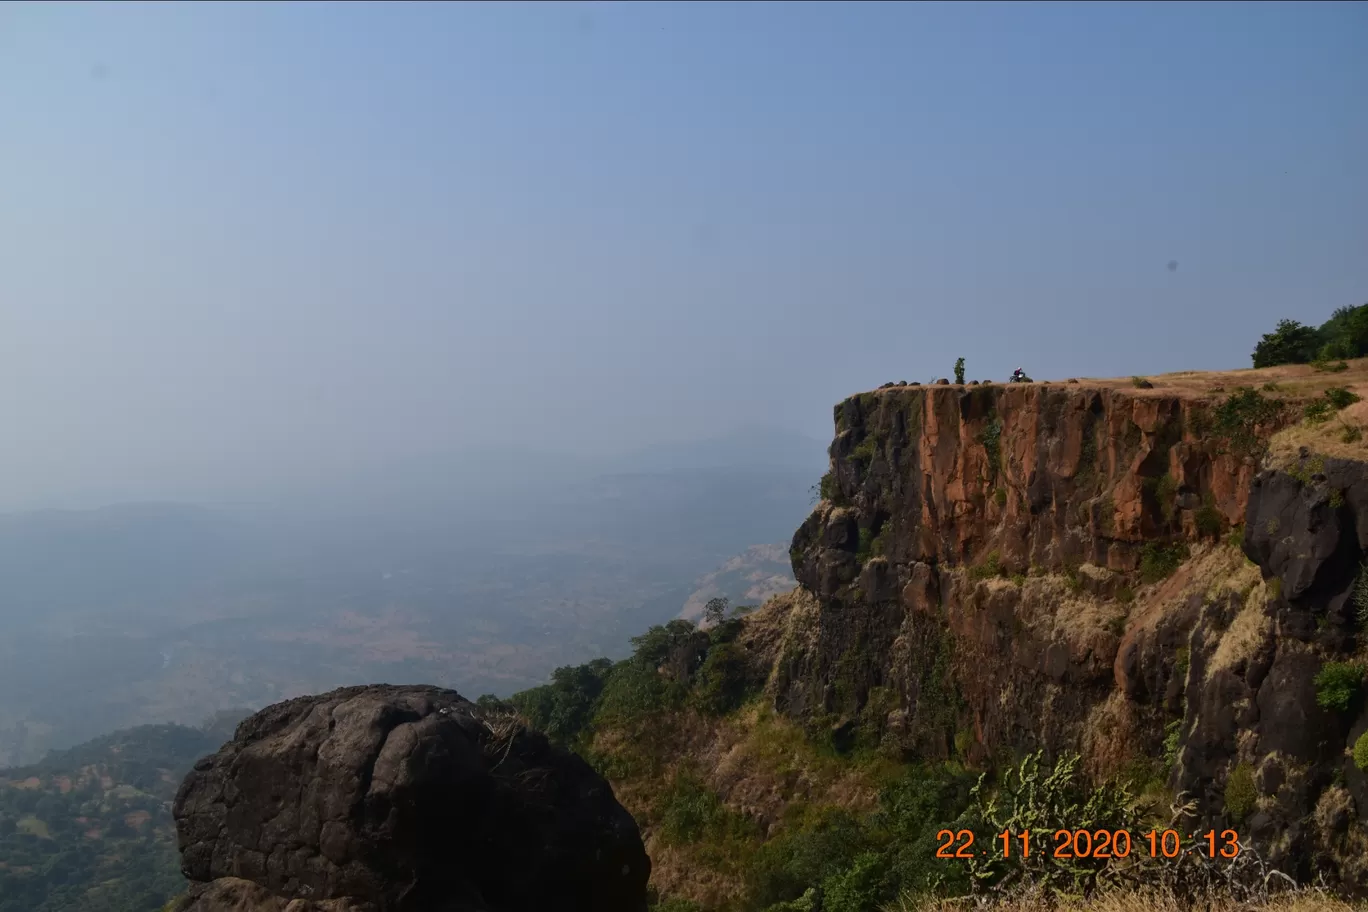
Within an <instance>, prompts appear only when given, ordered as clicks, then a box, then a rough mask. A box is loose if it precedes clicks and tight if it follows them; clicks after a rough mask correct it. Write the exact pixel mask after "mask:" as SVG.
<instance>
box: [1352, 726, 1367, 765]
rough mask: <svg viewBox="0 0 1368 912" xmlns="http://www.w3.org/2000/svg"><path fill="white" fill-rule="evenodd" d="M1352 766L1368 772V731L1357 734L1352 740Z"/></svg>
mask: <svg viewBox="0 0 1368 912" xmlns="http://www.w3.org/2000/svg"><path fill="white" fill-rule="evenodd" d="M1354 766H1356V767H1358V768H1359V771H1360V772H1364V773H1368V731H1366V732H1364V733H1363V734H1361V735H1359V736H1358V740H1357V741H1355V742H1354Z"/></svg>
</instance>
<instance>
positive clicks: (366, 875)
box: [174, 685, 650, 912]
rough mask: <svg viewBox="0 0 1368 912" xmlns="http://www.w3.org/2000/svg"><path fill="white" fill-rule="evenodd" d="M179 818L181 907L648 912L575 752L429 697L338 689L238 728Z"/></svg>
mask: <svg viewBox="0 0 1368 912" xmlns="http://www.w3.org/2000/svg"><path fill="white" fill-rule="evenodd" d="M174 813H175V818H176V825H177V830H178V835H179V841H180V850H181V858H182V867H183V870H184V872H185V875H186V877H188V878H189V879H190V880H191V882H192V884H193V888H192V890H191V891H190V894H189V895H188V896H187V897H186V898H185V899H184V900H183V901H182V902H181V904H180V906H179V908H180V909H182V910H196V912H226V910H237V909H244V908H250V909H262V910H271V909H278V910H285V909H288V910H289V912H309V910H315V912H403V910H424V912H432V910H450V912H513V910H517V912H522V910H528V909H551V908H556V909H572V910H574V909H578V910H584V912H589V910H593V912H612V910H622V912H638V910H644V909H645V902H646V900H645V896H646V882H647V879H648V877H649V874H650V862H649V860H648V859H647V857H646V853H645V850H644V849H643V847H642V843H641V837H640V835H639V833H638V831H637V827H636V824H635V823H634V822H633V820H632V818H631V817H630V816H629V815H628V814H627V812H626V811H625V810H623V808H622V807H621V806H620V805H619V804H618V803H617V801H616V800H615V798H614V797H613V793H612V790H611V789H610V788H609V786H608V784H607V783H606V782H605V781H604V780H603V779H602V778H601V777H599V776H598V775H597V774H596V773H594V772H593V771H592V770H591V769H590V768H589V767H588V765H587V764H585V763H584V762H583V761H582V760H580V759H579V758H578V757H576V756H575V755H573V754H571V753H569V752H567V751H564V750H562V749H559V748H556V747H553V746H552V745H550V744H549V743H548V742H547V740H546V739H545V738H544V737H543V736H542V735H540V734H537V733H534V732H531V731H528V730H526V729H523V728H522V727H520V726H519V725H517V724H515V723H514V722H513V721H512V720H511V719H507V718H491V717H488V716H486V715H485V714H483V713H482V712H481V711H480V710H479V709H477V707H476V706H475V705H474V704H472V703H470V702H469V701H467V700H465V699H463V698H462V697H461V696H460V695H459V694H457V693H455V692H454V691H449V690H443V689H440V688H436V687H391V686H385V685H376V686H370V687H349V688H343V689H341V690H336V691H333V692H331V693H327V694H323V695H321V696H313V697H301V698H298V699H295V700H290V701H287V702H285V703H280V704H277V705H275V706H271V707H268V708H267V709H264V710H262V711H261V712H259V713H257V714H256V715H254V716H252V717H251V718H249V719H247V720H246V721H245V722H243V723H242V724H241V725H240V726H239V727H238V729H237V733H236V735H235V737H234V738H233V740H232V741H230V742H229V743H228V744H226V745H225V746H224V747H223V748H222V749H220V750H219V751H218V753H216V754H214V755H212V756H210V757H206V758H205V759H203V760H201V761H200V762H199V763H198V764H196V766H195V769H194V771H193V772H192V773H191V774H190V775H189V776H188V777H187V778H186V779H185V782H184V783H183V784H182V786H181V789H180V792H179V794H178V795H177V798H176V802H175V806H174Z"/></svg>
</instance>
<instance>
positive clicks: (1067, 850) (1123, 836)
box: [936, 829, 1240, 859]
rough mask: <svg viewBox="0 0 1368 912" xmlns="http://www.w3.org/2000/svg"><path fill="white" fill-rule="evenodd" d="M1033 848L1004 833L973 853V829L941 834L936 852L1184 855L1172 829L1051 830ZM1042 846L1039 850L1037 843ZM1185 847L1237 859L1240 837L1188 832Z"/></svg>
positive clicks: (1020, 836)
mask: <svg viewBox="0 0 1368 912" xmlns="http://www.w3.org/2000/svg"><path fill="white" fill-rule="evenodd" d="M1034 835H1035V837H1036V840H1037V845H1035V846H1033V845H1032V841H1031V840H1032V836H1033V834H1032V831H1030V830H1022V831H1021V832H1019V833H1013V832H1011V831H1009V830H1003V831H1002V832H1001V833H998V834H997V835H996V836H994V837H993V838H992V840H991V846H992V847H991V848H977V849H976V848H975V843H974V833H973V831H972V830H959V831H955V830H941V831H940V832H938V833H937V834H936V838H937V839H938V840H941V843H940V846H939V848H937V849H936V857H937V858H950V859H954V858H973V857H975V856H981V855H989V854H997V855H998V856H999V857H1001V858H1013V857H1020V858H1029V857H1030V855H1031V853H1032V852H1033V851H1037V852H1038V851H1044V852H1048V853H1050V854H1051V855H1053V857H1055V858H1128V857H1129V856H1130V854H1131V852H1132V851H1135V852H1136V853H1138V854H1143V853H1145V852H1148V853H1149V857H1150V858H1177V857H1178V855H1179V854H1181V852H1182V850H1183V842H1184V838H1183V835H1182V834H1181V833H1179V832H1178V831H1177V830H1149V831H1148V832H1144V833H1135V834H1131V833H1130V832H1129V831H1127V830H1067V829H1066V830H1055V831H1054V832H1053V833H1049V831H1048V830H1047V831H1045V833H1040V832H1039V831H1037V832H1036V833H1035V834H1034ZM1040 842H1044V843H1045V844H1044V845H1043V846H1041V845H1039V844H1038V843H1040ZM1187 842H1188V844H1189V845H1193V844H1195V845H1196V848H1197V849H1198V851H1202V852H1205V853H1206V854H1207V855H1208V856H1210V857H1211V858H1234V857H1235V856H1237V855H1239V854H1240V837H1239V834H1238V833H1236V832H1235V831H1234V830H1220V831H1219V832H1218V831H1217V830H1207V831H1206V832H1205V833H1201V834H1198V833H1189V834H1188V835H1187Z"/></svg>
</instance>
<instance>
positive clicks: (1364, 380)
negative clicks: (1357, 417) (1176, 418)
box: [1051, 358, 1368, 399]
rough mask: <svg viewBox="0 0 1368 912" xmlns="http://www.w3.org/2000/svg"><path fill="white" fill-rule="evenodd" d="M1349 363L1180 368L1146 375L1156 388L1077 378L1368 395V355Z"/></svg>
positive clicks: (1168, 390) (1161, 388)
mask: <svg viewBox="0 0 1368 912" xmlns="http://www.w3.org/2000/svg"><path fill="white" fill-rule="evenodd" d="M1345 363H1346V364H1348V365H1349V367H1348V369H1347V370H1343V371H1338V372H1335V371H1324V370H1317V369H1316V368H1314V367H1312V366H1311V365H1309V364H1283V365H1280V366H1278V367H1261V368H1258V369H1257V370H1256V369H1254V368H1248V369H1245V370H1232V371H1178V372H1177V373H1172V374H1155V375H1153V376H1146V377H1145V378H1144V379H1145V380H1148V381H1149V382H1150V383H1152V384H1154V387H1153V389H1139V388H1137V387H1136V386H1135V384H1134V379H1133V378H1131V377H1104V378H1093V377H1078V378H1076V379H1077V380H1078V382H1079V383H1080V384H1081V385H1084V386H1102V387H1121V388H1130V389H1133V390H1135V394H1136V395H1138V396H1172V395H1181V396H1184V397H1191V398H1219V397H1220V396H1222V395H1223V394H1225V393H1229V392H1232V391H1233V390H1234V389H1235V388H1236V387H1240V386H1250V387H1253V388H1254V389H1257V390H1259V391H1260V392H1262V393H1263V394H1265V395H1267V396H1272V397H1276V398H1287V399H1308V398H1314V397H1316V396H1319V395H1321V394H1322V393H1323V392H1325V391H1326V390H1327V389H1329V388H1330V387H1332V386H1342V387H1345V388H1347V389H1351V390H1354V391H1355V392H1357V393H1358V394H1359V395H1360V396H1365V398H1368V358H1356V359H1354V360H1352V361H1347V362H1345ZM1051 382H1053V383H1058V382H1059V381H1057V380H1055V381H1051ZM1268 384H1272V385H1273V388H1266V387H1267V386H1268Z"/></svg>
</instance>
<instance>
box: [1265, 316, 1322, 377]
mask: <svg viewBox="0 0 1368 912" xmlns="http://www.w3.org/2000/svg"><path fill="white" fill-rule="evenodd" d="M1320 346H1321V342H1320V337H1319V335H1318V334H1317V332H1316V330H1315V329H1314V328H1313V327H1310V326H1303V325H1302V324H1301V323H1298V322H1297V321H1296V320H1279V321H1278V325H1277V328H1276V329H1274V330H1273V332H1271V333H1265V334H1264V335H1263V337H1262V338H1261V339H1259V342H1258V344H1257V345H1256V346H1254V354H1253V355H1252V356H1251V357H1252V358H1253V360H1254V366H1255V367H1276V366H1278V365H1279V364H1306V363H1307V362H1308V361H1310V360H1311V359H1312V358H1314V357H1315V356H1316V354H1317V352H1318V351H1319V349H1320Z"/></svg>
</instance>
